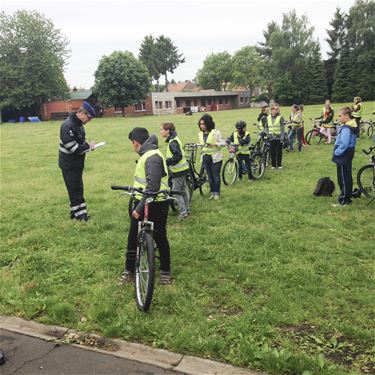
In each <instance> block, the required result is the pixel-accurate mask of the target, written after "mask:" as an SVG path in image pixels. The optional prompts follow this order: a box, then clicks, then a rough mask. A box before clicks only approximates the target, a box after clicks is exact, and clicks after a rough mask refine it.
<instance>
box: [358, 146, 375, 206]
mask: <svg viewBox="0 0 375 375" xmlns="http://www.w3.org/2000/svg"><path fill="white" fill-rule="evenodd" d="M374 150H375V146H373V147H370V149H369V150H368V151H366V150H362V151H363V152H364V153H365V154H366V155H370V154H371V153H373V152H374ZM357 184H358V187H359V189H360V191H361V192H362V193H363V194H364V195H365V196H366V197H367V198H371V201H370V202H372V201H373V200H374V199H375V155H374V154H373V155H371V158H370V162H369V163H368V164H366V165H364V166H363V167H362V168H360V169H359V171H358V173H357Z"/></svg>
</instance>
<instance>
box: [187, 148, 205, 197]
mask: <svg viewBox="0 0 375 375" xmlns="http://www.w3.org/2000/svg"><path fill="white" fill-rule="evenodd" d="M203 147H205V145H200V144H197V143H186V144H185V146H184V151H185V157H186V161H187V162H188V163H189V174H188V184H189V186H190V187H189V188H190V190H191V191H194V190H196V189H199V192H200V194H201V195H204V196H207V195H209V194H210V193H211V190H210V184H209V182H208V176H207V172H206V170H205V169H204V166H203V163H202V164H201V166H200V169H199V171H198V170H197V168H196V161H197V152H198V150H199V149H201V148H203Z"/></svg>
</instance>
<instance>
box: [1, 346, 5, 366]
mask: <svg viewBox="0 0 375 375" xmlns="http://www.w3.org/2000/svg"><path fill="white" fill-rule="evenodd" d="M3 363H5V354H4V352H3V351H2V350H1V349H0V365H2V364H3Z"/></svg>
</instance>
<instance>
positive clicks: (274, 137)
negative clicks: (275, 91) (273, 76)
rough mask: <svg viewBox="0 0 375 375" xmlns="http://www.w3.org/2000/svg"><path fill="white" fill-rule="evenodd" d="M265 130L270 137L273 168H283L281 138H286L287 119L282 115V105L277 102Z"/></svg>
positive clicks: (268, 117) (272, 108)
mask: <svg viewBox="0 0 375 375" xmlns="http://www.w3.org/2000/svg"><path fill="white" fill-rule="evenodd" d="M265 130H266V132H267V133H268V136H269V138H270V153H271V163H272V169H275V168H278V169H282V165H281V162H282V158H283V147H282V144H281V140H282V139H283V138H284V132H285V120H284V117H282V116H281V115H280V106H279V105H278V104H277V103H275V104H274V105H273V106H272V107H271V114H270V115H268V116H267V121H266V128H265Z"/></svg>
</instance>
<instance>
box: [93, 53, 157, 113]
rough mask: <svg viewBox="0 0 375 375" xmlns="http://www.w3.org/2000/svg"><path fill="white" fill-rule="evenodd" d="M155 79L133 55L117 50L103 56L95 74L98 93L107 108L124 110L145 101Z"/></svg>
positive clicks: (95, 86)
mask: <svg viewBox="0 0 375 375" xmlns="http://www.w3.org/2000/svg"><path fill="white" fill-rule="evenodd" d="M150 85H151V77H150V74H149V72H148V70H147V68H146V66H145V65H144V64H143V63H142V62H141V61H139V60H138V59H136V58H135V57H134V55H133V54H132V53H131V52H128V51H125V52H122V51H115V52H113V53H112V54H111V55H109V56H103V57H102V59H101V60H100V62H99V66H98V68H97V70H96V72H95V85H94V93H95V94H96V95H97V96H98V98H99V101H100V103H101V104H102V105H103V106H107V107H110V106H114V107H121V108H122V114H123V116H124V107H127V106H128V105H131V104H137V103H139V102H140V101H142V100H144V98H145V97H146V95H147V93H148V92H149V90H150Z"/></svg>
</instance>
